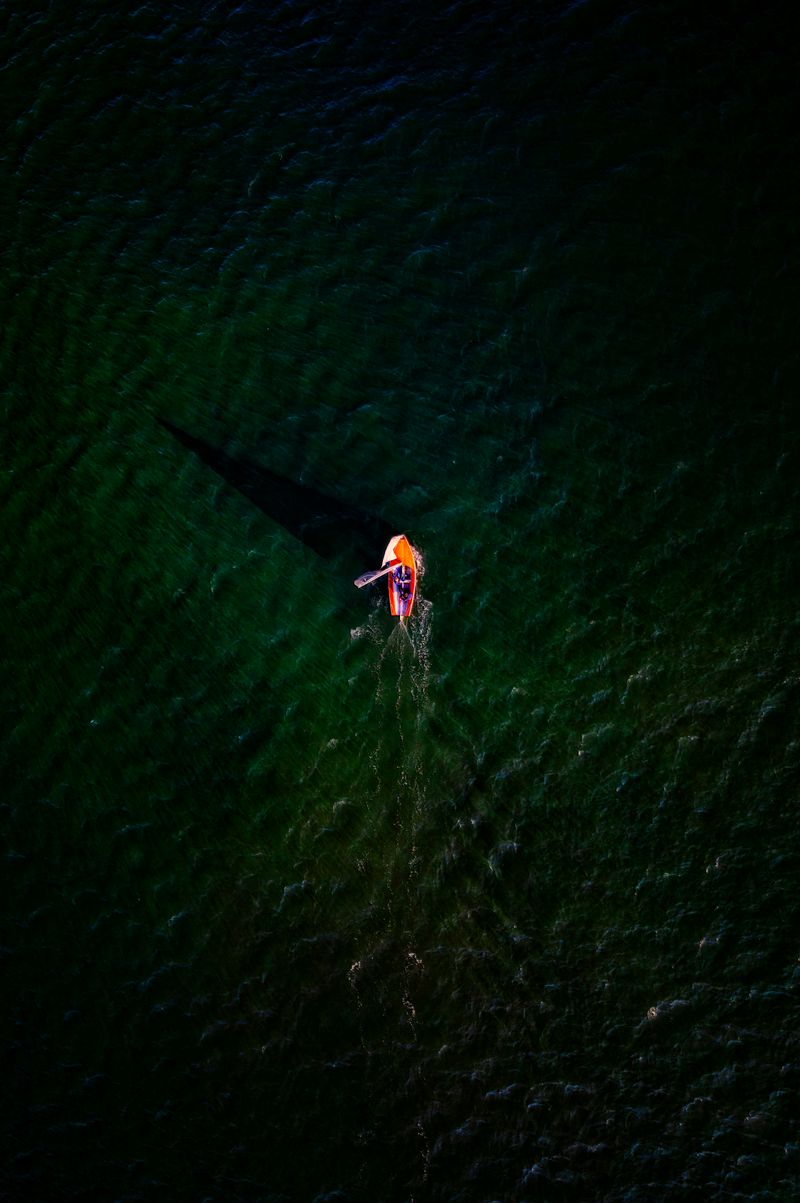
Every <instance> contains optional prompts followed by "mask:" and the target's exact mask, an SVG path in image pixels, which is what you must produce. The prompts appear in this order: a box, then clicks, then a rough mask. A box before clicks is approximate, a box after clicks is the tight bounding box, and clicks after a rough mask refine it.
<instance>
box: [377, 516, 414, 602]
mask: <svg viewBox="0 0 800 1203" xmlns="http://www.w3.org/2000/svg"><path fill="white" fill-rule="evenodd" d="M392 560H399V561H400V562H399V564H396V565H395V567H394V568H393V569H392V571H391V572H390V573H389V606H390V608H391V611H392V614H395V615H397V617H398V618H408V616H409V614H410V613H411V610H412V608H413V606H414V595H415V593H416V591H417V565H416V562H415V560H414V549H413V548H412V546H411V544H410V543H409V541H408V539H407V538H406V537H405V535H394V536H393V538H391V539H390V540H389V543H388V545H387V548H386V551H385V552H384V555H383V562H384V564H386V563H388V562H390V561H392Z"/></svg>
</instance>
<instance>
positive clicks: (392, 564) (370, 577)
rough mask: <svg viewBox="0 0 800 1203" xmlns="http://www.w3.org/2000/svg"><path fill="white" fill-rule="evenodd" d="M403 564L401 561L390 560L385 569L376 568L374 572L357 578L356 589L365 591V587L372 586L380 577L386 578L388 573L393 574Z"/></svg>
mask: <svg viewBox="0 0 800 1203" xmlns="http://www.w3.org/2000/svg"><path fill="white" fill-rule="evenodd" d="M401 562H402V561H400V560H390V561H389V563H388V564H384V566H383V568H376V569H375V571H374V572H365V573H363V574H362V575H361V576H357V577H356V579H355V580H354V581H353V584H354V585H355V587H356V589H363V588H364V586H365V585H371V584H372V582H373V581H377V579H378V577H380V576H386V573H387V572H391V571H392V569H393V568H396V567H397V565H398V564H400V563H401Z"/></svg>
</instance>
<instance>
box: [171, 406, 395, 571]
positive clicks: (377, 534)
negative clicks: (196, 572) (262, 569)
mask: <svg viewBox="0 0 800 1203" xmlns="http://www.w3.org/2000/svg"><path fill="white" fill-rule="evenodd" d="M156 420H157V422H158V423H159V425H160V426H162V427H163V428H164V430H166V431H168V432H169V434H171V435H172V436H173V438H175V439H176V440H177V441H178V442H179V443H181V444H182V445H183V446H184V447H186V448H187V449H188V450H189V451H191V452H193V453H194V454H195V455H196V456H197V457H198V459H200V460H202V461H203V463H204V464H207V465H208V467H209V468H212V469H213V470H214V471H215V472H216V473H217V474H218V475H219V476H221V477H222V479H223V480H224V481H226V482H227V484H229V485H231V486H232V487H233V488H234V489H236V490H237V491H238V492H239V493H241V494H242V496H243V497H246V498H247V500H248V501H250V502H252V504H253V505H255V506H257V507H258V509H260V510H261V511H262V513H264V514H266V515H267V517H268V518H271V519H272V520H273V522H277V523H279V524H280V525H281V526H282V527H284V529H285V530H287V531H288V532H289V534H290V535H293V536H294V538H296V539H299V540H300V542H301V543H304V544H305V545H306V547H310V548H311V550H312V551H315V552H316V553H317V555H320V556H324V557H326V558H330V557H333V556H335V555H338V554H341V552H342V550H343V549H346V550H347V551H348V552H349V553H352V556H353V560H354V562H357V563H361V564H363V563H369V562H370V561H371V560H374V558H375V555H376V552H377V551H378V549H380V548H381V547H383V546H384V544H385V543H386V541H387V540H388V539H389V538H390V537H391V535H392V533H393V530H394V529H395V528H394V527H393V526H392V525H391V524H389V523H387V522H384V520H383V519H382V518H380V517H379V516H378V515H376V514H373V513H371V512H370V511H368V510H363V509H361V508H360V507H358V506H354V505H351V504H349V503H347V502H343V501H340V500H339V499H338V498H335V497H330V496H328V495H327V494H325V493H322V492H321V491H320V490H318V489H316V488H314V487H312V486H309V485H303V484H299V483H298V482H297V481H296V480H292V479H291V477H288V476H282V475H280V473H278V472H273V471H272V469H271V468H266V467H264V466H263V465H262V464H257V463H255V462H253V461H252V460H249V459H244V458H237V457H235V456H232V455H229V454H228V453H227V452H226V451H222V450H221V449H220V448H218V447H214V446H212V445H211V444H210V443H207V442H205V441H204V440H203V439H198V438H195V437H194V435H191V434H188V433H187V432H186V431H185V430H181V429H180V427H178V426H175V425H173V423H172V422H169V421H168V420H167V419H166V418H157V419H156Z"/></svg>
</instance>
